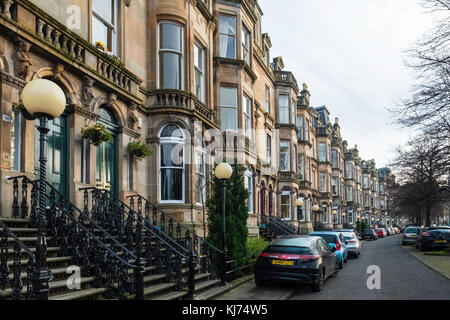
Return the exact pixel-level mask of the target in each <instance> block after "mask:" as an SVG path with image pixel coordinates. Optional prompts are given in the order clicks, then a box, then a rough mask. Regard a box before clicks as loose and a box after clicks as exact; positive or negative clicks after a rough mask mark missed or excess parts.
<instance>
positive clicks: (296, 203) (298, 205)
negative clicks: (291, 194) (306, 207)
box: [295, 198, 303, 207]
mask: <svg viewBox="0 0 450 320" xmlns="http://www.w3.org/2000/svg"><path fill="white" fill-rule="evenodd" d="M295 205H296V206H297V207H301V206H303V199H302V198H298V199H297V200H295Z"/></svg>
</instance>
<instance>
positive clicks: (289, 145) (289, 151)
mask: <svg viewBox="0 0 450 320" xmlns="http://www.w3.org/2000/svg"><path fill="white" fill-rule="evenodd" d="M282 144H285V145H287V147H288V151H287V152H283V153H287V155H288V158H289V161H288V162H287V163H288V167H287V168H286V169H285V170H281V168H280V171H281V172H289V171H291V143H290V141H288V140H281V141H280V159H281V158H282V157H281V153H282V152H281V146H282ZM280 164H281V163H280Z"/></svg>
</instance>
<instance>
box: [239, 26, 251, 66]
mask: <svg viewBox="0 0 450 320" xmlns="http://www.w3.org/2000/svg"><path fill="white" fill-rule="evenodd" d="M241 40H242V60H244V61H245V62H246V63H247V64H248V65H250V31H248V29H247V27H246V26H245V25H242V39H241Z"/></svg>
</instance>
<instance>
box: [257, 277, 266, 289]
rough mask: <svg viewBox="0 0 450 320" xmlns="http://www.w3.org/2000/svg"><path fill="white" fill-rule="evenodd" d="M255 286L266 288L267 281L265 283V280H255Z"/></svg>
mask: <svg viewBox="0 0 450 320" xmlns="http://www.w3.org/2000/svg"><path fill="white" fill-rule="evenodd" d="M255 284H256V285H257V286H258V287H264V286H266V285H267V281H264V280H261V279H257V278H255Z"/></svg>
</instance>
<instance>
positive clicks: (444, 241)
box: [434, 240, 447, 243]
mask: <svg viewBox="0 0 450 320" xmlns="http://www.w3.org/2000/svg"><path fill="white" fill-rule="evenodd" d="M434 243H447V240H434Z"/></svg>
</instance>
